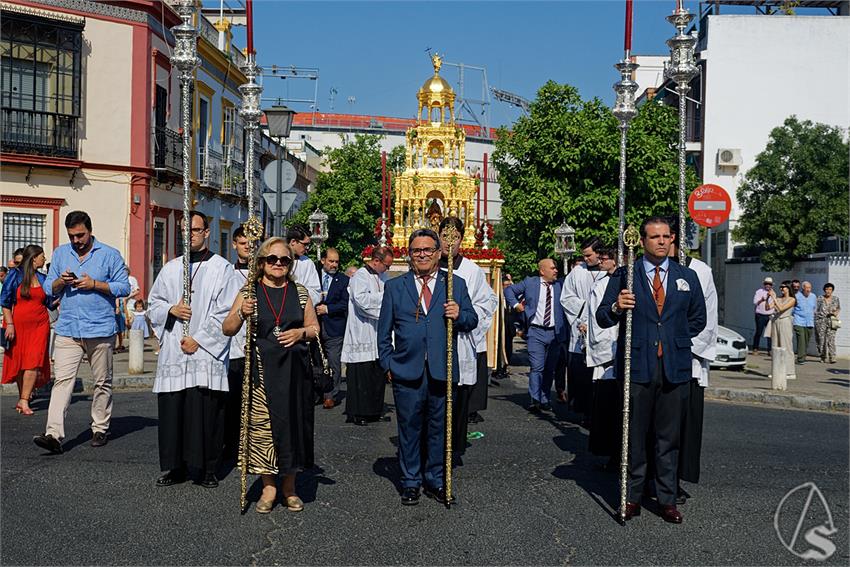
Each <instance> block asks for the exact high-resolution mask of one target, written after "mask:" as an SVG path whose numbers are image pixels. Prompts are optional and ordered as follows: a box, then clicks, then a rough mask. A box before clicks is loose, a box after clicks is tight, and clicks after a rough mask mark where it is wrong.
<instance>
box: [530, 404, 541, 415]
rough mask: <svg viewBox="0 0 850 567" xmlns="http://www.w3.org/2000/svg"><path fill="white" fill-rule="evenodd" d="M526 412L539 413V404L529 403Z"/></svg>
mask: <svg viewBox="0 0 850 567" xmlns="http://www.w3.org/2000/svg"><path fill="white" fill-rule="evenodd" d="M528 411H530V412H531V413H540V404H538V403H537V402H531V405H530V406H528Z"/></svg>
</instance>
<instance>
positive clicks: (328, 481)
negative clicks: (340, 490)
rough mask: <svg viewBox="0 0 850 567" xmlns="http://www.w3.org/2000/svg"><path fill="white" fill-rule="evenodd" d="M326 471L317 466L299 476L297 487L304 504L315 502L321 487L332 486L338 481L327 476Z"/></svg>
mask: <svg viewBox="0 0 850 567" xmlns="http://www.w3.org/2000/svg"><path fill="white" fill-rule="evenodd" d="M324 473H325V469H323V468H322V467H319V466H316V467H313V468H312V469H308V470H305V471H304V472H302V473H300V474H299V475H298V479H297V486H298V496H300V497H301V500H303V501H304V503H305V504H306V503H309V502H315V501H316V494H317V493H318V492H319V485H320V484H323V485H325V486H332V485H334V484H336V481H335V480H334V479H332V478H328V477H326V476H325V474H324Z"/></svg>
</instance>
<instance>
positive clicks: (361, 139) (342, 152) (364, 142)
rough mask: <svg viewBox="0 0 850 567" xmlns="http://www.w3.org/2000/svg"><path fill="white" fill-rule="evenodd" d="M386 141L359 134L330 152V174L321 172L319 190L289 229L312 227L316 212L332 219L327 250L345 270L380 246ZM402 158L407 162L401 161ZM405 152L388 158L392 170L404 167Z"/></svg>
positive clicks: (327, 158)
mask: <svg viewBox="0 0 850 567" xmlns="http://www.w3.org/2000/svg"><path fill="white" fill-rule="evenodd" d="M380 140H381V137H380V136H376V135H370V134H363V135H361V134H357V135H355V136H354V141H352V142H348V143H346V144H344V145H343V146H342V147H340V148H328V149H326V150H325V156H324V159H325V164H326V165H327V166H328V167H329V168H330V171H327V172H320V173H319V174H318V177H317V179H316V188H315V190H314V191H313V193H311V194H310V196H309V197H308V198H307V201H305V202H304V204H303V205H302V206H301V208H300V209H299V210H298V212H297V213H296V214H295V216H293V218H292V219H290V220H289V222H288V223H287V224H289V225H291V224H294V223H302V224H306V223H307V217H309V216H310V215H311V214H312V213H313V211H315V210H316V207H318V208H320V209H322V211H324V212H325V213H326V214H327V215H328V241H327V242H326V243H325V246H332V247H334V248H336V249H337V250H339V255H340V262H341V265H343V266H345V265H348V264H349V263H351V262H352V261H354V260H358V259H359V258H360V253H361V252H362V251H363V249H364V248H365V247H366V246H368V245H369V244H374V243H375V235H374V229H375V223H376V221H377V219H378V218H379V217H380V216H381V146H380ZM399 156H401V161H399ZM403 158H404V147H403V146H398V147H396V148H393V150H392V151H391V152H389V153H388V154H387V163H388V166H387V167H388V168H389V167H390V165H389V164H397V163H399V162H400V163H403Z"/></svg>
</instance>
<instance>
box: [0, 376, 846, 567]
mask: <svg viewBox="0 0 850 567" xmlns="http://www.w3.org/2000/svg"><path fill="white" fill-rule="evenodd" d="M490 394H491V398H490V407H489V409H488V410H487V411H486V412H484V414H483V415H484V416H485V417H486V421H485V422H484V423H482V424H480V425H478V426H472V427H471V429H473V430H478V431H481V432H482V433H484V437H483V438H482V439H479V440H476V441H472V446H471V447H470V448H469V449H468V451H467V455H466V457H465V458H464V464H463V466H462V467H460V468H458V469H456V472H455V492H456V495H457V497H458V500H459V502H458V504H457V505H456V506H455V507H453V508H452V509H451V510H446V509H444V508H442V507H440V506H438V505H437V504H436V503H435V502H433V501H431V500H426V499H423V501H422V502H421V504H420V505H419V506H416V507H402V506H401V505H400V504H399V499H398V493H397V491H396V488H395V482H396V479H397V477H398V468H397V461H396V456H395V446H394V444H393V442H394V441H395V436H396V430H395V422H394V420H393V423H382V424H376V425H373V426H369V427H365V428H361V427H355V426H353V425H347V424H345V423H344V420H343V417H342V412H341V408H336V409H334V410H330V411H327V410H321V409H319V410H317V414H318V418H317V427H316V429H317V436H316V442H317V460H318V461H319V463H320V465H321V469H320V470H318V471H313V472H310V473H308V474H304V475H302V477H301V478H300V480H299V492H300V494H301V495H302V498H303V499H304V501H305V503H306V509H305V511H304V512H301V513H291V512H288V511H286V510H285V509H284V508H281V507H280V506H278V507H276V508H275V510H274V511H273V512H272V513H271V514H270V515H266V516H261V515H258V514H256V513H254V511H253V509H251V510H249V511H248V513H247V514H245V515H243V516H240V515H239V511H238V492H239V477H238V474H237V473H236V472H235V471H233V472H231V474H229V475H228V476H227V477H226V478H224V479H223V481H222V483H221V486H220V487H219V488H218V489H214V490H209V489H204V488H202V487H200V486H196V485H192V484H188V483H187V484H183V485H179V486H176V487H171V488H156V487H154V484H153V483H154V480H155V479H156V477H157V476H158V475H159V469H158V464H157V427H156V425H157V421H156V404H155V397H154V395H153V394H150V393H119V394H116V396H115V411H114V418H113V423H112V433H111V437H110V442H109V444H108V445H107V446H105V447H103V448H97V449H95V448H92V447H90V446H89V445H88V440H89V433H88V431H87V423H88V419H89V418H88V413H89V407H90V404H89V403H88V401H87V400H88V398H86V397H84V396H82V395H81V396H75V397H74V401H73V403H72V405H71V407H70V409H69V411H68V419H67V430H68V431H69V439H68V441H67V442H66V449H67V451H66V453H65V454H64V455H61V456H50V455H46V454H44V452H43V451H42V450H40V449H39V448H37V447H36V446H35V445H33V444H32V441H31V438H32V436H33V435H35V434H37V433H40V432H41V430H42V428H43V426H44V420H45V417H46V411H45V410H46V400H39V401H38V402H37V403H36V404H35V407H36V409H37V410H38V411H37V413H36V415H35V416H33V417H30V418H26V417H22V416H19V415H17V414H16V413H15V412H13V411H11V408H12V406H13V405H14V403H15V400H14V397H9V396H4V397H2V400H0V403H2V408H0V410H2V416H0V426H2V430H0V440H2V447H1V448H2V453H0V457H2V478H0V480H2V504H1V505H0V506H2V540H0V563H2V564H3V565H21V564H31V565H35V564H37V565H79V564H86V565H131V564H146V565H160V564H191V565H225V564H227V565H229V564H234V565H236V564H274V565H278V564H287V565H293V564H296V565H298V564H303V565H308V564H309V565H313V564H315V565H338V564H346V565H352V564H355V565H356V564H360V565H378V564H393V565H398V564H407V565H412V564H416V565H437V564H439V565H444V564H470V565H543V564H546V565H557V564H562V565H586V564H605V565H608V564H641V565H673V564H675V565H685V564H699V565H702V564H714V565H727V564H749V565H793V564H802V563H803V560H802V559H800V558H798V557H796V556H794V555H792V554H791V553H790V552H789V551H787V550H786V549H785V548H784V547H783V545H782V544H781V543H780V541H779V539H778V537H777V535H776V532H775V529H774V513H775V511H776V509H777V506H778V504H779V502H780V500H781V499H782V498H783V496H784V495H785V494H786V493H787V492H788V491H789V490H791V489H793V488H794V487H797V486H798V485H801V484H803V483H805V482H809V481H813V482H815V483H816V484H817V486H818V487H819V488H820V490H821V492H822V493H823V495H824V497H825V500H826V501H827V504H828V506H829V508H830V510H831V513H832V516H833V518H834V524H835V527H836V528H837V532H836V533H834V534H832V535H830V536H829V538H828V539H829V540H830V541H831V542H832V543H833V544H834V545H835V547H836V548H837V550H836V551H835V553H834V554H833V555H832V556H831V557H830V558H829V559H828V560H827V561H826V564H842V565H846V564H847V563H848V561H850V555H848V417H847V416H846V415H836V414H828V413H815V412H802V411H793V410H774V409H764V408H761V407H748V406H736V405H732V404H723V403H709V404H707V408H706V431H705V441H704V447H703V464H704V467H703V477H702V479H701V483H700V484H699V485H688V490H689V492H690V493H691V494H692V495H693V499H692V500H690V501H689V502H688V503H687V504H686V505H685V506H683V507H682V508H681V509H682V511H683V513H684V516H685V521H684V524H682V525H679V526H674V525H669V524H665V523H664V522H663V521H662V520H661V519H660V518H659V517H658V516H656V515H654V514H652V513H651V512H648V511H646V510H645V511H644V513H643V514H642V515H641V516H640V517H639V518H636V519H635V520H634V521H632V522H630V523H629V524H628V525H627V526H625V527H622V526H620V525H618V524H617V523H616V522H615V521H614V519H613V518H612V515H611V514H612V505H613V506H616V503H617V501H618V489H617V480H616V478H615V476H614V475H613V474H610V473H603V472H598V471H597V470H596V469H595V465H597V464H599V463H600V459H599V458H597V457H594V456H592V455H590V454H589V453H588V452H587V450H586V446H587V437H586V432H585V431H583V430H581V429H579V428H578V427H577V426H576V425H574V424H573V423H572V422H571V421H570V420H569V419H567V418H568V417H570V416H569V415H568V414H567V413H566V411H565V410H564V408H563V407H557V408H556V412H557V415H555V416H552V415H551V414H550V415H549V416H546V417H543V418H540V417H536V416H533V415H531V414H529V413H527V412H526V411H525V410H524V409H523V404H524V403H525V402H526V396H525V394H524V392H523V391H522V390H521V389H518V388H516V387H515V386H512V385H511V384H510V383H509V382H508V381H505V382H503V385H502V387H500V388H491V390H490ZM388 402H391V398H390V397H389V396H388ZM258 495H259V487H258V485H254V486H253V489H252V492H251V498H253V499H256V498H257V497H258ZM804 497H805V494H803V493H802V492H798V493H795V495H794V496H792V497H791V498H789V499H788V500H787V505H786V506H785V507H783V514H781V517H780V525H781V528H782V530H783V531H784V533H785V537H786V540H789V539H790V537H791V536H790V535H789V534H791V533H793V531H794V526H795V525H796V522H797V519H798V518H799V517H800V513H801V510H802V508H803V503H804ZM815 502H817V501H815ZM822 510H823V508H822V507H818V506H816V505H812V506H811V507H810V508H809V514H808V515H807V516H806V517H805V518H804V521H803V528H802V530H801V532H800V534H801V535H800V537H799V538H798V540H797V543H796V547H795V549H797V550H798V551H804V550H805V549H806V548H807V547H813V546H811V545H809V544H808V543H807V542H806V540H805V538H804V535H803V534H805V533H806V532H807V531H808V530H809V529H810V528H811V527H813V526H815V525H817V524H820V523H823V522H824V521H825V520H824V514H823V511H822ZM814 549H818V548H817V547H814ZM811 563H812V562H811V561H810V562H809V564H811Z"/></svg>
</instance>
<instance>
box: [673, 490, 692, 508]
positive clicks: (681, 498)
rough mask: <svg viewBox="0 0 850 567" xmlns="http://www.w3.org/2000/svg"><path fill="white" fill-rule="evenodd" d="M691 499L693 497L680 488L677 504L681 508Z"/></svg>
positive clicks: (677, 492) (677, 493) (677, 494)
mask: <svg viewBox="0 0 850 567" xmlns="http://www.w3.org/2000/svg"><path fill="white" fill-rule="evenodd" d="M690 497H691V495H690V494H688V493H687V492H685V490H684V489H683V488H682V487H681V486H680V487H679V488H678V490H677V491H676V504H678V505H679V506H681V505H682V504H685V503H686V502H687V501H688V498H690Z"/></svg>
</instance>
